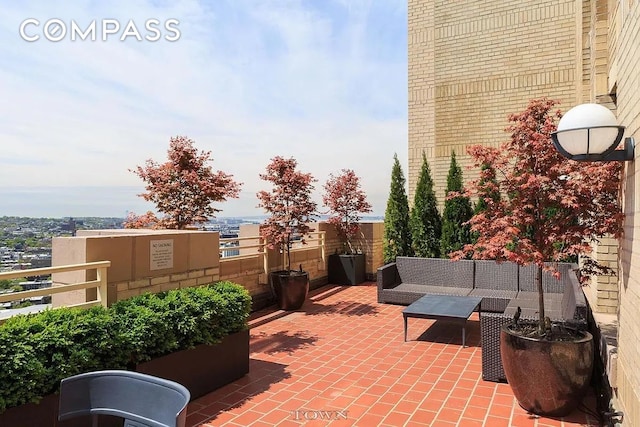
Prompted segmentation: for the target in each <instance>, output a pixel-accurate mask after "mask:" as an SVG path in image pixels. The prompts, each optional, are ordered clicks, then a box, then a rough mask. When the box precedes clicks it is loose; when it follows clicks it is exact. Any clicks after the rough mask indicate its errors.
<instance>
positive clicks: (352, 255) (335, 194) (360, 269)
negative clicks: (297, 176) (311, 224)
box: [322, 169, 371, 285]
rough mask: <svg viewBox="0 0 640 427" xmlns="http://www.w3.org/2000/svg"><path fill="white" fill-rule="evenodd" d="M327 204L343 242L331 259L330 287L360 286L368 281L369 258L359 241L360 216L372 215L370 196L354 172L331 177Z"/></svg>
mask: <svg viewBox="0 0 640 427" xmlns="http://www.w3.org/2000/svg"><path fill="white" fill-rule="evenodd" d="M324 189H325V194H324V196H323V198H322V201H323V203H324V204H325V205H326V206H327V207H328V208H329V219H328V220H327V222H328V223H330V224H332V225H333V226H334V227H335V229H336V231H337V233H338V237H339V238H340V241H341V245H342V247H341V250H340V251H336V253H335V254H332V255H329V260H328V275H329V283H333V284H336V285H357V284H360V283H362V282H364V281H365V279H366V263H365V255H364V253H363V251H362V249H361V248H360V247H358V246H357V245H356V242H355V240H356V239H357V237H358V234H359V233H360V224H359V221H360V214H361V213H368V212H371V205H370V204H369V203H368V202H367V196H366V195H365V193H364V191H363V190H362V189H361V188H360V178H359V177H358V176H357V175H356V174H355V172H354V171H353V170H351V169H343V170H342V171H341V173H340V174H338V175H333V174H331V175H330V177H329V180H328V181H327V182H326V183H325V185H324Z"/></svg>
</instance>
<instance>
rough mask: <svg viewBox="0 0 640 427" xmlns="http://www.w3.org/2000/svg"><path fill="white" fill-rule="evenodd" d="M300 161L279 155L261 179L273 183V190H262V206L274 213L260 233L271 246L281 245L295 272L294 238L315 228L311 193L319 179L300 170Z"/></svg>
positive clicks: (313, 203)
mask: <svg viewBox="0 0 640 427" xmlns="http://www.w3.org/2000/svg"><path fill="white" fill-rule="evenodd" d="M297 166H298V162H297V161H296V160H295V159H293V158H289V159H285V158H283V157H280V156H277V157H274V158H273V159H271V163H269V164H268V165H267V168H266V173H264V174H260V178H261V179H263V180H265V181H267V182H270V183H271V184H272V190H271V192H268V191H264V190H263V191H260V192H258V194H257V196H258V200H259V201H260V203H259V204H258V207H260V208H263V209H264V210H265V211H266V212H268V213H269V214H271V216H270V217H269V218H267V219H266V220H265V222H264V223H263V224H262V225H261V226H260V235H261V236H262V237H263V238H264V239H265V240H266V241H267V242H268V246H269V248H271V249H274V248H279V249H281V250H282V251H283V253H284V254H285V255H286V260H285V262H286V269H287V271H289V272H290V271H291V247H292V245H293V242H294V240H293V239H294V238H296V237H297V238H300V241H301V242H302V243H303V244H304V243H305V240H304V236H305V234H308V233H309V232H310V231H312V230H311V228H310V227H309V226H308V225H307V222H308V221H310V220H312V219H313V218H314V217H315V213H316V206H317V205H316V203H315V202H314V201H313V200H311V192H312V191H313V189H314V186H313V183H314V182H315V181H316V180H315V179H314V178H313V176H311V174H310V173H302V172H300V171H298V170H296V167H297Z"/></svg>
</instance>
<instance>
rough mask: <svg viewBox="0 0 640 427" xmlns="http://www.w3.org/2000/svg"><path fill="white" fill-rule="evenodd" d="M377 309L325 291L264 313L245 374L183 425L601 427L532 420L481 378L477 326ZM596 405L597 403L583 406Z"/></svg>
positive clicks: (582, 420)
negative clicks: (294, 306) (296, 305)
mask: <svg viewBox="0 0 640 427" xmlns="http://www.w3.org/2000/svg"><path fill="white" fill-rule="evenodd" d="M402 309H403V307H402V306H396V305H389V304H379V303H377V302H376V287H375V284H372V283H368V284H366V285H363V286H327V287H324V288H321V289H319V290H318V291H316V292H313V293H312V294H311V297H310V299H309V300H308V301H307V302H306V303H305V305H304V306H303V308H302V309H301V310H299V311H296V312H282V311H276V310H273V309H272V310H263V311H261V312H258V313H255V314H254V315H253V316H252V320H251V322H250V326H251V344H250V346H251V348H250V351H251V355H250V357H251V360H250V371H249V374H248V375H246V376H245V377H243V378H241V379H240V380H238V381H235V382H234V383H232V384H229V385H227V386H225V387H223V388H221V389H219V390H217V391H215V392H213V393H210V394H208V395H206V396H203V397H201V398H199V399H197V400H195V401H194V402H191V403H190V405H189V411H188V418H187V425H188V426H201V427H214V426H243V427H244V426H256V427H263V426H264V427H272V426H300V425H305V426H328V425H330V426H363V427H369V426H393V427H397V426H438V427H440V426H442V427H448V426H464V427H466V426H469V427H473V426H490V427H501V426H539V427H546V426H597V425H599V424H598V422H597V421H596V419H595V418H593V417H592V416H589V415H586V414H585V413H584V412H581V411H578V410H576V411H575V412H574V413H573V414H571V415H570V416H569V417H566V418H564V419H555V418H545V417H537V416H534V415H530V414H527V413H526V412H525V411H524V410H523V409H521V408H520V407H519V406H518V404H517V403H516V401H515V399H514V397H513V394H512V392H511V389H510V387H509V385H508V384H498V383H493V382H487V381H483V380H482V375H481V350H480V324H479V322H478V316H477V314H476V313H474V314H473V315H472V317H471V319H470V321H469V322H468V323H467V345H468V347H465V348H462V347H461V341H462V337H461V330H460V327H459V326H455V325H450V324H447V323H443V322H435V321H433V320H426V319H410V320H409V341H408V342H404V341H403V322H402ZM585 403H586V404H587V407H588V408H591V409H593V408H594V407H595V401H594V399H593V397H590V398H588V399H587V401H586V402H585Z"/></svg>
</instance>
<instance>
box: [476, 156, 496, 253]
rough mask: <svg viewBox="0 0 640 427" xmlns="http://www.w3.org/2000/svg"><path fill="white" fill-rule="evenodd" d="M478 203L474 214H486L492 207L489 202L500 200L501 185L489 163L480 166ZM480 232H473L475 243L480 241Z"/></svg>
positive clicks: (493, 202)
mask: <svg viewBox="0 0 640 427" xmlns="http://www.w3.org/2000/svg"><path fill="white" fill-rule="evenodd" d="M477 190H478V203H476V205H475V207H474V209H473V215H474V216H475V215H480V214H484V215H487V213H485V212H486V211H487V210H489V209H490V206H489V204H492V205H493V204H495V203H499V202H500V187H499V184H498V180H497V179H496V171H495V169H494V168H493V167H492V166H491V165H490V164H487V163H484V164H483V165H482V166H481V167H480V179H479V180H478V189H477ZM479 237H480V234H479V233H478V232H477V231H472V232H471V240H472V242H473V243H476V242H477V241H478V238H479Z"/></svg>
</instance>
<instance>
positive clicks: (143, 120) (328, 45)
mask: <svg viewBox="0 0 640 427" xmlns="http://www.w3.org/2000/svg"><path fill="white" fill-rule="evenodd" d="M61 3H62V4H64V6H60V4H61ZM0 4H1V9H2V13H1V14H0V93H2V97H3V102H2V103H0V139H1V141H2V149H1V150H0V196H1V197H2V198H3V199H4V200H5V203H4V204H0V216H2V215H24V216H54V217H55V216H89V215H97V216H124V215H125V213H126V211H127V210H133V211H136V212H139V213H141V212H143V211H146V210H148V209H153V205H151V204H149V203H147V202H145V201H144V200H142V199H141V198H139V197H136V194H137V193H140V192H141V191H143V189H144V188H143V184H142V182H141V181H140V179H139V178H138V177H137V176H136V175H134V174H133V173H131V172H129V169H132V168H134V167H135V166H136V165H141V164H143V163H144V161H145V160H146V159H149V158H152V159H154V160H156V161H164V159H165V158H166V150H167V147H168V143H169V138H170V137H171V136H175V135H186V136H188V137H190V138H192V139H193V140H195V142H196V146H197V147H198V148H199V149H202V150H210V151H212V157H213V159H214V161H213V168H214V169H216V170H218V169H219V170H223V171H225V172H227V173H231V174H233V175H234V176H235V178H236V179H237V180H238V181H241V182H243V183H244V185H243V187H242V193H241V196H240V198H239V199H235V200H230V201H228V202H226V203H223V204H218V205H216V207H218V208H220V209H222V210H223V211H222V212H221V213H220V215H219V216H235V215H259V214H261V213H262V212H261V211H260V209H257V208H256V205H257V199H256V197H255V193H256V192H257V191H259V190H262V189H267V188H268V186H266V184H265V183H264V182H263V181H261V180H260V179H259V177H258V174H260V173H262V171H263V170H264V168H265V166H266V165H267V163H268V162H269V160H270V159H271V158H272V157H274V156H276V155H280V156H284V157H295V158H296V159H297V160H298V162H299V165H300V169H301V170H302V171H304V172H311V173H312V174H313V175H314V176H315V177H316V178H317V179H318V182H317V183H316V194H315V198H316V199H317V200H318V201H319V200H320V199H321V189H322V184H323V183H324V182H325V181H326V179H327V178H328V176H329V174H330V173H332V172H338V171H339V170H340V169H342V168H351V169H354V170H355V171H356V173H357V174H358V175H359V176H360V177H361V179H362V184H363V187H364V189H365V191H366V192H367V195H368V198H369V201H370V202H371V203H372V205H373V207H374V214H377V215H382V214H383V213H384V209H385V205H386V199H387V196H388V190H389V178H390V173H391V166H392V161H393V154H394V153H398V156H399V158H400V160H401V162H402V164H403V166H404V171H405V174H406V173H407V170H406V156H407V28H406V21H407V5H406V1H404V0H351V1H349V0H313V1H311V0H308V1H294V0H274V1H264V0H212V1H195V0H194V1H168V0H152V1H145V0H141V1H120V0H115V1H109V2H101V1H89V0H78V1H70V0H69V1H66V2H51V1H24V2H12V1H9V0H0ZM30 18H31V19H37V20H38V21H39V25H35V24H30V25H28V26H26V27H25V34H26V35H27V36H28V37H35V36H39V40H37V41H33V42H28V41H25V40H23V38H21V35H20V30H19V29H20V26H21V24H22V23H23V22H24V21H25V20H26V19H30ZM54 18H55V19H59V20H60V21H62V23H63V24H64V27H65V28H66V29H67V34H66V36H65V37H64V38H62V40H61V41H58V42H53V41H50V40H48V39H47V36H46V34H45V27H46V25H47V23H48V22H49V20H51V19H54ZM109 19H113V20H117V21H118V23H119V24H120V25H121V28H120V31H119V32H116V33H115V34H109V35H107V40H106V41H103V40H102V39H101V38H102V36H103V33H102V28H101V25H102V24H103V23H104V21H105V20H109ZM149 19H156V20H157V21H158V22H159V25H158V26H157V27H156V28H158V30H159V31H160V39H159V40H157V41H149V40H146V39H145V37H146V36H149V38H153V37H152V36H153V35H154V33H151V32H150V31H147V30H146V28H145V23H146V22H147V20H149ZM170 19H174V20H177V21H178V22H179V23H178V24H177V25H174V27H173V28H174V29H178V31H179V32H180V38H179V39H178V40H176V41H173V42H171V41H167V40H166V37H170V36H175V33H171V32H169V31H168V30H166V29H165V28H163V24H164V23H165V22H167V20H170ZM94 20H95V21H96V32H95V34H96V38H97V40H95V41H92V40H90V38H87V39H85V40H80V39H76V40H75V41H72V40H71V37H70V34H71V27H72V21H73V22H75V23H76V24H77V25H78V27H79V28H80V29H82V30H85V29H86V28H89V25H90V24H91V23H92V22H93V21H94ZM129 21H132V22H133V25H134V26H135V27H136V30H137V31H138V34H139V35H140V37H141V38H142V41H138V40H136V38H135V37H134V36H129V37H128V38H127V39H126V40H125V41H121V40H120V38H121V36H122V34H123V33H124V27H125V26H126V25H127V23H128V22H129ZM51 28H52V29H54V28H55V26H51ZM57 34H58V35H59V34H60V33H57ZM34 194H38V195H39V196H37V197H38V198H39V199H38V202H37V203H34V201H33V200H32V198H33V197H34V196H33V195H34ZM3 205H4V207H3Z"/></svg>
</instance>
